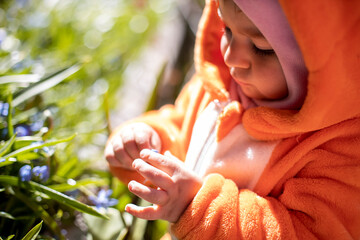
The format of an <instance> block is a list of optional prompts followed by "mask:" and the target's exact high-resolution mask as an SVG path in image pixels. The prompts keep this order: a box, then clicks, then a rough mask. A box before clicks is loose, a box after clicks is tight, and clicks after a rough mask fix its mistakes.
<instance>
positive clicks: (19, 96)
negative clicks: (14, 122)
mask: <svg viewBox="0 0 360 240" xmlns="http://www.w3.org/2000/svg"><path fill="white" fill-rule="evenodd" d="M79 69H80V65H78V64H75V65H72V66H70V67H67V68H64V69H62V70H60V71H58V72H56V73H54V74H52V75H50V76H48V77H46V78H44V79H42V80H40V81H38V82H36V83H34V84H32V85H30V86H29V87H27V88H25V89H24V90H22V91H20V92H18V93H16V94H15V95H14V100H13V103H12V104H13V106H14V107H16V106H18V105H19V104H20V103H22V102H24V101H26V100H27V99H29V98H31V97H33V96H35V95H37V94H39V93H42V92H44V91H45V90H47V89H49V88H52V87H53V86H55V85H57V84H59V83H60V82H62V81H63V80H64V79H66V78H67V77H69V76H71V75H72V74H74V73H76V72H77V71H78V70H79Z"/></svg>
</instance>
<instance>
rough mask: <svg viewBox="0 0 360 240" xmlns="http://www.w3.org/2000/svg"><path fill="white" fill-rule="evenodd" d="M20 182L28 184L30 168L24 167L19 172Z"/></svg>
mask: <svg viewBox="0 0 360 240" xmlns="http://www.w3.org/2000/svg"><path fill="white" fill-rule="evenodd" d="M19 176H20V180H21V181H22V182H28V181H30V180H31V166H30V165H24V166H22V167H21V168H20V170H19Z"/></svg>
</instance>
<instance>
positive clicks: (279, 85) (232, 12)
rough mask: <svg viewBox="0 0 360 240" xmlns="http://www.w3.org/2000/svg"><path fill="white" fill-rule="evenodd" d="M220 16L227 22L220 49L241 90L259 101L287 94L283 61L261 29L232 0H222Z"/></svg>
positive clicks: (220, 2)
mask: <svg viewBox="0 0 360 240" xmlns="http://www.w3.org/2000/svg"><path fill="white" fill-rule="evenodd" d="M219 16H220V18H221V19H222V21H223V22H224V24H225V29H224V34H223V36H222V38H221V52H222V54H223V56H224V60H225V64H226V65H227V66H228V67H229V69H230V73H231V75H232V77H233V78H234V80H235V81H236V82H237V83H238V87H240V88H241V90H242V92H243V93H244V94H245V95H246V96H248V97H249V98H253V99H259V100H275V99H281V98H284V97H286V96H287V94H288V89H287V84H286V79H285V76H284V73H283V71H282V68H281V65H280V62H279V60H278V58H277V56H276V54H275V52H274V50H273V49H272V47H271V46H270V44H269V43H268V41H267V40H266V39H265V37H264V36H263V35H262V34H261V32H260V31H259V30H258V28H257V27H256V26H255V25H254V24H253V23H252V22H251V20H250V19H249V18H248V17H247V16H246V15H245V14H244V13H243V12H242V11H241V10H240V9H239V8H238V7H237V5H236V4H235V3H234V2H233V1H232V0H219Z"/></svg>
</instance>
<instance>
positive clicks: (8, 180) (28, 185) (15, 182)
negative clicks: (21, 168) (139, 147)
mask: <svg viewBox="0 0 360 240" xmlns="http://www.w3.org/2000/svg"><path fill="white" fill-rule="evenodd" d="M0 183H2V184H5V185H6V184H8V185H11V186H20V187H22V188H25V189H34V190H36V191H39V192H42V193H44V194H46V195H48V196H49V197H50V198H51V199H52V200H54V201H57V202H59V203H61V204H64V205H66V206H68V207H71V208H72V209H75V210H78V211H80V212H84V213H88V214H90V215H94V216H96V217H100V218H104V219H107V217H106V216H105V215H103V214H101V213H99V212H98V211H96V210H95V209H94V208H92V207H90V206H88V205H86V204H84V203H82V202H79V201H77V200H75V199H73V198H71V197H69V196H67V195H65V194H63V193H60V192H58V191H55V190H54V189H51V188H49V187H47V186H44V185H42V184H39V183H36V182H33V181H29V182H25V183H24V184H21V185H19V179H18V178H17V177H13V176H7V175H0Z"/></svg>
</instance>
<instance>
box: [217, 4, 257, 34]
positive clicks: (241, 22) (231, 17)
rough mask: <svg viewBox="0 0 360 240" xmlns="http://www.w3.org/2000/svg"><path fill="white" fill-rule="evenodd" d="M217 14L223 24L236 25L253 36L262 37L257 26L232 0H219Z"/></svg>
mask: <svg viewBox="0 0 360 240" xmlns="http://www.w3.org/2000/svg"><path fill="white" fill-rule="evenodd" d="M219 2H221V3H220V4H219V6H218V14H219V17H220V18H221V19H222V21H223V22H224V23H225V25H229V24H230V25H232V26H236V28H239V29H241V31H243V32H245V33H247V35H249V36H251V37H253V38H264V35H263V34H262V33H261V31H260V30H259V29H258V28H257V26H256V25H255V24H254V23H253V22H252V21H251V20H250V19H249V18H248V17H247V15H246V14H245V13H244V12H243V11H241V9H240V8H239V7H238V6H237V5H236V4H235V3H234V2H233V1H232V0H219Z"/></svg>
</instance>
